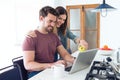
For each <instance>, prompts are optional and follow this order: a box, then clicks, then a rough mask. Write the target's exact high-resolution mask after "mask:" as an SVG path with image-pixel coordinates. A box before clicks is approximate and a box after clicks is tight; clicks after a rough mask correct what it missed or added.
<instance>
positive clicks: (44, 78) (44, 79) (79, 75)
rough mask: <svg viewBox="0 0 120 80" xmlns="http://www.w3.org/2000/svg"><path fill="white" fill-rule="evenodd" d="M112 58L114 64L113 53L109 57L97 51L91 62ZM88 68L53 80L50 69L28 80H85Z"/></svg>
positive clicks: (66, 73) (76, 53)
mask: <svg viewBox="0 0 120 80" xmlns="http://www.w3.org/2000/svg"><path fill="white" fill-rule="evenodd" d="M78 53H79V51H76V52H75V53H74V54H72V56H77V55H78ZM108 56H109V57H111V58H113V60H114V62H116V55H115V54H114V51H113V52H112V53H111V55H107V56H105V55H103V52H102V51H101V50H98V52H97V54H96V56H95V58H94V60H93V61H103V60H104V59H106V58H107V57H108ZM89 70H90V67H88V68H86V69H84V70H81V71H79V72H76V73H74V74H68V72H65V73H64V77H63V78H62V79H55V78H54V75H53V71H52V69H46V70H44V71H42V72H40V73H39V74H37V75H35V76H34V77H32V78H30V79H29V80H85V77H86V75H87V73H88V72H89Z"/></svg>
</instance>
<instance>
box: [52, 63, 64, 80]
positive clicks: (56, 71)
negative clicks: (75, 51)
mask: <svg viewBox="0 0 120 80" xmlns="http://www.w3.org/2000/svg"><path fill="white" fill-rule="evenodd" d="M51 68H52V70H53V76H54V78H55V79H59V78H62V77H64V74H65V66H64V65H63V64H55V65H53V66H52V67H51Z"/></svg>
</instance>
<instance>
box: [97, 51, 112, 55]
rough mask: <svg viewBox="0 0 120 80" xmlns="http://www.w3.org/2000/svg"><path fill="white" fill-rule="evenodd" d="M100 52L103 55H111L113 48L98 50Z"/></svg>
mask: <svg viewBox="0 0 120 80" xmlns="http://www.w3.org/2000/svg"><path fill="white" fill-rule="evenodd" d="M99 51H100V54H101V55H103V56H111V55H112V54H113V53H114V50H99Z"/></svg>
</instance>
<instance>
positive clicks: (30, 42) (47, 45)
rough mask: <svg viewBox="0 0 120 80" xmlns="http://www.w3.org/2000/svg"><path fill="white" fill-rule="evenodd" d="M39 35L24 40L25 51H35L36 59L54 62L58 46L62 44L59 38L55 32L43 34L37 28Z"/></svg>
mask: <svg viewBox="0 0 120 80" xmlns="http://www.w3.org/2000/svg"><path fill="white" fill-rule="evenodd" d="M35 33H36V34H37V37H34V38H33V37H31V38H28V37H26V39H25V40H24V43H23V51H35V61H37V62H40V63H42V62H44V63H49V62H54V54H55V51H56V48H57V47H58V46H59V45H61V42H60V40H59V38H58V37H57V36H56V35H55V34H54V33H48V34H42V33H40V32H39V31H37V30H35Z"/></svg>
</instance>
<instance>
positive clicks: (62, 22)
mask: <svg viewBox="0 0 120 80" xmlns="http://www.w3.org/2000/svg"><path fill="white" fill-rule="evenodd" d="M65 20H66V15H65V14H63V15H60V16H59V17H58V18H57V24H56V26H57V28H59V27H60V26H61V25H62V24H64V22H65Z"/></svg>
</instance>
